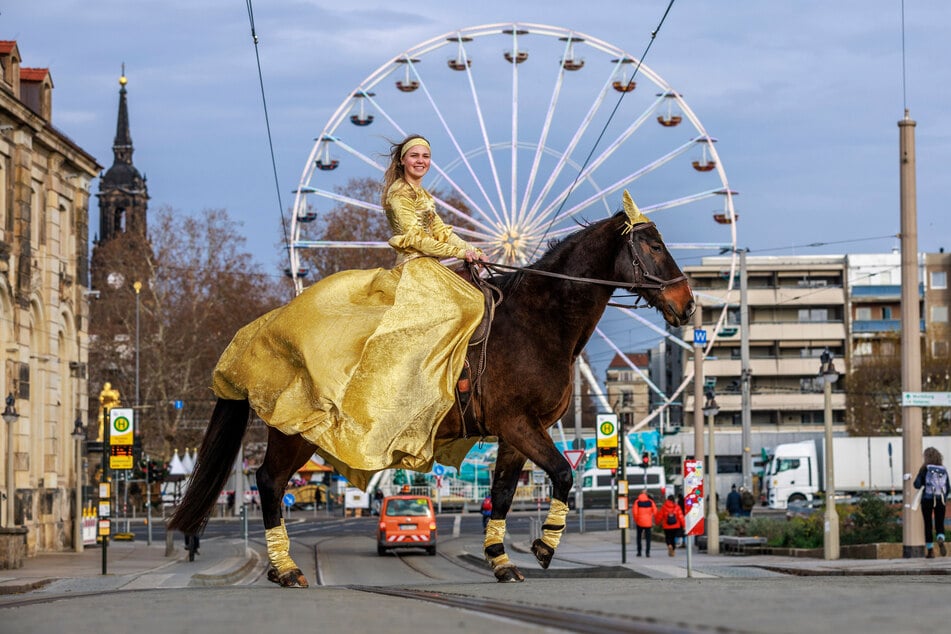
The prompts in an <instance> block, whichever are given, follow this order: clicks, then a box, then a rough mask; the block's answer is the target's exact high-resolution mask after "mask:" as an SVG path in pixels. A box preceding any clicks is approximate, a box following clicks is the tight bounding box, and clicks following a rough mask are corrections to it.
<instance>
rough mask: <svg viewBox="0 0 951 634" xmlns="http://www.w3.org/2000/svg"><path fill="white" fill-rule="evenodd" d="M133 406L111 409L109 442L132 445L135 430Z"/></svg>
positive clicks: (111, 443)
mask: <svg viewBox="0 0 951 634" xmlns="http://www.w3.org/2000/svg"><path fill="white" fill-rule="evenodd" d="M134 420H135V418H134V417H133V413H132V408H131V407H116V408H114V409H110V410H109V444H110V445H130V446H131V445H132V441H133V434H134V432H135V430H134V427H135V426H134V425H133V421H134Z"/></svg>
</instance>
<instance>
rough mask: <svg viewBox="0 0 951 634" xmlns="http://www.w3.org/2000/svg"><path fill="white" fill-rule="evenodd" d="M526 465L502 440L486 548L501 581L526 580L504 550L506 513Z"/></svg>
mask: <svg viewBox="0 0 951 634" xmlns="http://www.w3.org/2000/svg"><path fill="white" fill-rule="evenodd" d="M524 465H525V456H523V455H522V454H520V453H519V452H518V451H516V450H515V449H513V448H512V447H511V445H509V444H507V443H506V442H504V441H502V440H500V441H499V451H498V456H497V457H496V460H495V478H494V479H493V481H492V515H491V518H490V519H489V522H488V524H486V527H485V541H484V542H483V552H484V554H485V559H486V561H488V562H489V565H490V566H492V572H493V574H495V578H496V579H497V580H498V581H499V582H500V583H511V582H517V581H524V580H525V576H524V575H523V574H522V572H521V571H520V570H519V569H518V568H517V567H516V566H515V564H513V563H512V562H511V561H510V560H509V556H508V554H507V553H506V552H505V544H504V543H503V542H504V541H505V516H506V515H508V512H509V509H510V508H512V498H513V497H514V496H515V488H516V487H517V486H518V477H519V475H521V473H522V467H523V466H524Z"/></svg>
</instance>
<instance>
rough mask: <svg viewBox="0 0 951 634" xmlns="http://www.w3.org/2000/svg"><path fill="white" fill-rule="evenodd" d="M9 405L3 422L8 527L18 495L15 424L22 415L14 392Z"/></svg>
mask: <svg viewBox="0 0 951 634" xmlns="http://www.w3.org/2000/svg"><path fill="white" fill-rule="evenodd" d="M6 403H7V406H6V407H5V408H4V410H3V422H5V423H6V424H7V476H6V477H7V527H8V528H9V527H11V526H13V510H14V498H15V497H16V495H15V493H16V483H15V482H14V474H13V458H14V452H13V426H14V425H15V424H16V422H17V420H19V418H20V415H19V414H17V410H16V407H14V403H15V399H14V398H13V392H11V393H10V394H9V395H8V396H7V402H6Z"/></svg>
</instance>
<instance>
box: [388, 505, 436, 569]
mask: <svg viewBox="0 0 951 634" xmlns="http://www.w3.org/2000/svg"><path fill="white" fill-rule="evenodd" d="M393 548H425V549H426V553H427V554H429V555H435V554H436V512H435V511H434V510H433V501H432V500H431V499H429V498H428V497H426V496H424V495H393V496H390V497H386V498H383V504H382V505H381V506H380V523H379V526H378V527H377V538H376V552H377V554H378V555H385V554H386V551H388V550H390V549H393Z"/></svg>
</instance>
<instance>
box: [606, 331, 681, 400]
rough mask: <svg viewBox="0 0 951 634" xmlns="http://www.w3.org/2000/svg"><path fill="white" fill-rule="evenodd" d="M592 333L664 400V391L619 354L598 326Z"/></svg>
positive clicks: (618, 350) (635, 365)
mask: <svg viewBox="0 0 951 634" xmlns="http://www.w3.org/2000/svg"><path fill="white" fill-rule="evenodd" d="M594 331H595V332H596V333H598V336H599V337H601V339H603V340H604V342H605V343H607V344H608V347H609V348H611V349H612V350H614V352H616V353H617V354H618V355H620V357H621V359H622V360H623V361H624V362H625V365H627V366H628V367H629V368H631V369H632V370H634V371H635V372H637V374H638V376H640V377H641V379H643V380H644V382H645V383H647V386H648V387H649V388H650V389H651V390H652V391H653V392H654V393H655V394H657V395H659V396H660V397H661V398H663V399H666V398H667V395H666V394H664V391H663V390H662V389H660V388H659V387H657V385H656V384H655V383H654V382H653V381H651V379H650V376H648V374H647V373H646V372H644V370H642V369H641V368H639V367H637V364H636V363H634V362H632V361H631V360H630V359H629V358H628V356H627V355H626V354H624V353H623V352H621V349H620V348H619V347H618V346H617V345H615V343H614V341H612V340H611V338H610V337H608V336H607V335H606V334H604V331H603V330H601V327H600V326H595V328H594Z"/></svg>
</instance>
